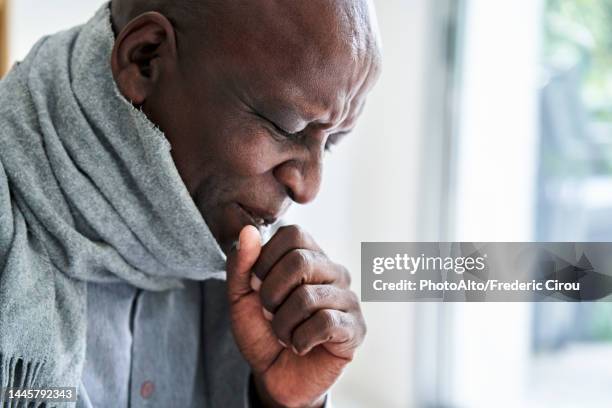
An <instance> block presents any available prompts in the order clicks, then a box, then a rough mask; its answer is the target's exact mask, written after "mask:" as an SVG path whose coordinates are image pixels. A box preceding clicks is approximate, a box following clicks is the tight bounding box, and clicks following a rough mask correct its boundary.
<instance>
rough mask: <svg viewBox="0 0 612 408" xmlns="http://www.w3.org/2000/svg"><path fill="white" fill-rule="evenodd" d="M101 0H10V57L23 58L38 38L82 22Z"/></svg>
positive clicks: (90, 15)
mask: <svg viewBox="0 0 612 408" xmlns="http://www.w3.org/2000/svg"><path fill="white" fill-rule="evenodd" d="M104 3H105V1H103V0H53V1H41V0H9V30H10V31H9V32H10V35H9V37H10V43H9V47H10V50H9V52H10V56H11V57H10V58H11V60H12V61H17V60H21V59H23V57H25V56H26V54H27V53H28V51H29V50H30V48H31V47H32V45H34V43H35V42H36V41H37V40H38V39H39V38H41V37H43V36H45V35H48V34H52V33H54V32H57V31H60V30H63V29H66V28H70V27H72V26H75V25H79V24H82V23H85V22H86V21H87V20H89V18H90V17H92V16H93V15H94V13H95V12H96V10H97V9H98V8H99V7H100V6H101V5H102V4H104Z"/></svg>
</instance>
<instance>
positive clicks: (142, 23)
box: [111, 12, 177, 105]
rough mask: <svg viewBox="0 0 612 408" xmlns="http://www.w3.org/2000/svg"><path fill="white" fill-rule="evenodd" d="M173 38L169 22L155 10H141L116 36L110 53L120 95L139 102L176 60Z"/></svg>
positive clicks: (140, 102)
mask: <svg viewBox="0 0 612 408" xmlns="http://www.w3.org/2000/svg"><path fill="white" fill-rule="evenodd" d="M176 52H177V50H176V37H175V34H174V28H173V27H172V24H171V23H170V21H169V20H168V19H167V18H166V17H164V16H163V15H162V14H160V13H158V12H148V13H144V14H142V15H140V16H138V17H136V18H135V19H133V20H132V21H130V22H129V23H128V24H127V25H126V26H125V27H124V28H123V30H121V32H120V33H119V34H118V35H117V39H116V40H115V45H114V47H113V51H112V56H111V69H112V72H113V78H114V79H115V82H116V83H117V87H118V88H119V91H120V92H121V93H122V94H123V96H124V97H125V98H126V99H128V100H130V101H131V102H132V103H133V104H135V105H142V104H143V103H144V102H145V100H146V99H147V98H148V97H149V96H150V95H151V93H152V92H153V90H154V89H155V85H156V83H157V82H158V81H159V79H160V77H161V76H162V75H163V70H164V69H167V68H168V67H169V64H171V63H173V62H174V61H175V59H176Z"/></svg>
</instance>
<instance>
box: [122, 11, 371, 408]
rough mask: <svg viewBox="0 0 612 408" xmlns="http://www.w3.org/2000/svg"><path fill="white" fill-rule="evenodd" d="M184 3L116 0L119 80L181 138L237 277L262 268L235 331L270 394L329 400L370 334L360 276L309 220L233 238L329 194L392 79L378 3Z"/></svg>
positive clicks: (238, 308) (296, 401) (246, 291)
mask: <svg viewBox="0 0 612 408" xmlns="http://www.w3.org/2000/svg"><path fill="white" fill-rule="evenodd" d="M194 2H195V0H189V1H186V2H185V4H186V3H190V4H195V3H194ZM178 3H181V4H182V2H174V5H172V4H173V3H172V2H170V1H169V0H168V1H162V0H157V1H144V0H115V1H114V2H113V4H112V11H113V23H114V27H115V31H116V34H117V40H116V44H115V48H114V50H113V56H112V68H113V76H114V78H115V80H116V82H117V85H118V87H119V89H120V91H121V92H122V93H123V94H124V96H126V98H128V99H129V100H131V101H132V102H133V103H134V104H135V105H137V106H139V107H141V108H142V109H143V111H144V112H145V114H146V115H147V116H148V117H149V119H150V120H151V121H153V122H154V123H155V124H156V125H158V126H159V127H160V128H161V130H162V131H164V133H165V134H166V137H167V138H168V140H169V141H170V143H171V145H172V155H173V158H174V161H175V164H176V166H177V169H178V171H179V174H180V175H181V177H182V179H183V181H184V183H185V185H186V187H187V189H188V191H189V193H190V194H191V196H192V198H193V200H194V202H195V203H196V205H197V207H198V208H199V210H200V212H201V213H202V216H203V217H204V219H205V220H206V222H207V224H208V226H209V227H210V230H211V232H212V233H213V235H214V237H215V238H216V240H217V241H218V243H219V244H220V246H221V248H222V249H223V250H224V251H225V252H226V253H227V254H228V280H230V282H231V281H232V280H231V279H230V276H242V274H246V273H249V274H250V273H255V275H256V276H257V277H258V278H256V279H254V280H253V282H254V285H253V287H250V286H249V288H242V289H243V290H240V284H236V285H237V286H235V287H233V289H232V287H231V285H228V286H230V288H229V292H230V293H229V296H230V302H231V304H232V319H233V329H234V336H235V339H236V342H237V344H238V346H239V348H240V349H241V351H242V352H243V354H244V355H245V358H246V359H247V361H248V362H249V363H250V364H251V367H252V369H253V373H254V377H255V382H256V385H257V390H258V391H259V394H260V396H261V398H262V400H263V401H264V402H265V403H266V404H267V405H269V406H277V405H280V406H319V405H321V401H322V396H323V395H324V394H325V392H326V391H327V389H328V388H329V387H330V386H331V385H332V384H333V382H334V381H335V380H336V379H337V378H338V376H339V375H340V373H341V371H342V368H343V367H344V366H345V365H346V364H347V363H348V362H349V361H350V360H351V359H352V357H353V353H354V351H355V349H356V348H357V346H358V345H359V344H360V343H361V342H362V340H363V336H364V335H365V323H364V322H363V317H362V315H361V312H360V310H359V302H358V299H357V297H356V296H355V295H354V293H352V292H351V291H350V290H349V287H348V282H349V279H348V273H347V272H346V270H345V269H344V268H343V267H341V266H339V265H336V264H334V263H333V262H332V261H331V260H329V259H328V258H327V257H326V255H325V254H324V253H323V251H322V250H321V249H320V248H319V247H318V246H317V245H316V243H315V242H314V240H313V239H312V238H310V237H308V236H307V234H305V233H304V232H303V231H302V230H301V229H299V228H296V227H291V228H285V229H281V230H280V231H279V232H278V233H277V235H276V236H275V237H273V238H272V239H271V240H270V242H268V243H267V244H266V245H265V246H264V247H263V248H259V249H254V248H253V246H254V244H253V243H251V244H245V245H246V247H247V248H251V249H249V250H245V249H244V248H243V249H242V250H241V251H235V250H232V244H233V243H234V242H235V241H236V240H237V239H238V237H239V235H240V233H241V231H242V232H243V234H246V235H244V236H245V237H246V238H245V239H246V240H247V242H250V241H248V240H249V237H250V238H253V236H252V235H249V234H251V233H254V232H253V231H251V232H250V233H249V228H248V227H247V226H249V225H254V226H256V227H257V228H259V229H261V228H263V227H264V226H265V225H267V224H272V223H274V222H275V221H276V220H277V219H278V218H279V217H280V216H282V214H283V213H284V212H285V211H286V210H287V208H288V207H289V206H290V205H291V203H293V202H297V203H299V204H306V203H309V202H311V201H312V200H313V199H314V198H315V197H316V195H317V193H318V191H319V187H320V183H321V177H322V167H323V159H324V156H325V152H326V150H327V149H328V148H330V147H331V146H332V145H335V144H337V143H338V142H340V140H341V139H342V138H343V137H345V136H346V135H347V134H348V133H350V131H351V130H352V129H353V128H354V126H355V124H356V121H357V119H358V117H359V115H360V113H361V111H362V109H363V106H364V103H365V99H366V96H367V94H368V92H369V91H370V89H371V88H372V86H373V85H374V83H375V82H376V79H377V78H378V75H379V71H380V60H379V59H380V54H379V49H378V40H377V37H376V34H375V28H374V27H373V25H374V24H373V22H372V17H371V15H370V9H369V4H368V3H367V2H366V1H365V0H363V1H356V0H295V1H292V2H286V1H273V0H261V1H231V2H230V1H227V2H216V1H210V0H209V1H208V3H206V4H208V5H207V6H206V7H205V10H204V11H201V10H199V8H198V7H196V8H195V9H194V10H192V11H190V12H189V13H187V12H185V11H184V10H179V9H177V8H178V7H179V6H177V5H176V4H178ZM196 3H197V2H196ZM152 10H155V11H152ZM245 227H247V228H246V229H245ZM245 231H246V232H245ZM245 251H246V252H245ZM254 254H257V255H254ZM253 257H255V258H253ZM237 265H238V266H237ZM240 265H243V266H244V265H247V266H245V268H247V269H245V270H241V269H240ZM238 282H240V280H238ZM287 282H292V283H291V284H290V285H287ZM236 288H238V289H236ZM254 289H255V290H254ZM232 291H233V292H232ZM262 308H265V309H266V313H265V315H264V313H263V312H262ZM249 317H250V318H249ZM323 325H324V326H325V327H323ZM321 333H324V334H325V338H322V337H321V336H322V334H321ZM298 334H299V335H298ZM253 336H257V337H253ZM279 340H280V342H281V343H282V345H281V343H279ZM255 344H256V345H255ZM294 348H295V350H294ZM271 356H272V357H274V358H273V359H271ZM262 361H263V362H264V363H262ZM272 362H275V363H274V364H273V363H272ZM312 384H318V385H316V386H314V387H313V386H312ZM288 390H291V393H290V394H291V395H289V396H288ZM300 390H302V391H300Z"/></svg>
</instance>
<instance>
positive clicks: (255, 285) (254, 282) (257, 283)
mask: <svg viewBox="0 0 612 408" xmlns="http://www.w3.org/2000/svg"><path fill="white" fill-rule="evenodd" d="M259 288H261V279H259V278H258V277H257V275H255V274H253V275H252V276H251V289H253V290H254V291H255V292H259Z"/></svg>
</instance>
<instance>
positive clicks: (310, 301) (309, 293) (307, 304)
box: [296, 285, 318, 311]
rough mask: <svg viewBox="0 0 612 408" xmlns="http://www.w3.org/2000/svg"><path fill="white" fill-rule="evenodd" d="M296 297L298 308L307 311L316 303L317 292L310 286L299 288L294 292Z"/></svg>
mask: <svg viewBox="0 0 612 408" xmlns="http://www.w3.org/2000/svg"><path fill="white" fill-rule="evenodd" d="M296 296H297V297H298V302H299V305H300V308H301V309H303V310H305V311H307V310H311V309H312V308H313V306H314V305H316V303H317V299H318V296H317V291H316V290H315V289H314V288H312V287H311V286H304V285H303V286H300V287H299V288H298V289H297V290H296Z"/></svg>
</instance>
